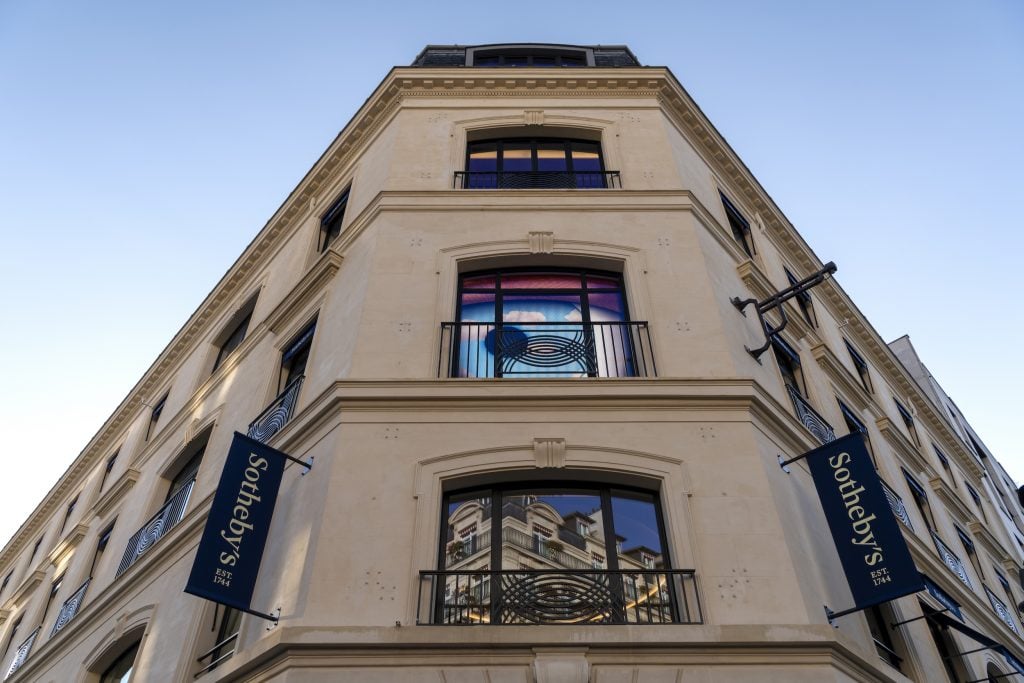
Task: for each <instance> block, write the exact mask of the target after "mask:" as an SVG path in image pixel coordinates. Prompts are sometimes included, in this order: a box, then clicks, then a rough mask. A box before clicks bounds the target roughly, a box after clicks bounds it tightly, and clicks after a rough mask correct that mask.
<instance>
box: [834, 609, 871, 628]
mask: <svg viewBox="0 0 1024 683" xmlns="http://www.w3.org/2000/svg"><path fill="white" fill-rule="evenodd" d="M863 609H867V608H865V607H851V608H850V609H844V610H840V611H838V612H833V611H832V610H830V609H829V607H828V605H825V616H826V617H827V618H828V623H830V624H832V626H835V628H839V627H838V626H836V625H835V620H836V619H838V618H839V617H845V616H846V615H847V614H853V613H854V612H860V611H861V610H863Z"/></svg>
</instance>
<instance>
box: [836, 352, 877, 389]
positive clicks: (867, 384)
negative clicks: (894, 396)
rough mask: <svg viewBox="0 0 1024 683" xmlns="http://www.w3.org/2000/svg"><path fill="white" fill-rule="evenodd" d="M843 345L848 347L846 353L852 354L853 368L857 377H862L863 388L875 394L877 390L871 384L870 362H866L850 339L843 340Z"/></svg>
mask: <svg viewBox="0 0 1024 683" xmlns="http://www.w3.org/2000/svg"><path fill="white" fill-rule="evenodd" d="M843 344H845V345H846V352H847V353H848V354H850V359H851V360H852V361H853V366H854V368H856V370H857V376H858V377H860V383H861V386H863V387H864V390H865V391H866V392H868V393H869V394H873V393H874V391H875V389H874V385H873V384H872V383H871V369H870V366H868V362H867V361H866V360H864V356H862V355H860V352H859V351H857V349H856V348H854V346H853V344H851V343H850V340H849V339H843Z"/></svg>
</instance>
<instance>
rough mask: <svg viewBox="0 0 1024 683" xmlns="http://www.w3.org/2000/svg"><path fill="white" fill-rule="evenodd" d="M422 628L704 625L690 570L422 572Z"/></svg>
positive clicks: (419, 616) (419, 612) (418, 616)
mask: <svg viewBox="0 0 1024 683" xmlns="http://www.w3.org/2000/svg"><path fill="white" fill-rule="evenodd" d="M416 623H418V624H436V625H456V624H460V625H477V624H700V623H703V617H702V614H701V607H700V598H699V596H698V593H697V581H696V575H695V572H694V570H692V569H652V570H623V571H611V570H607V569H589V570H586V571H577V570H546V569H541V570H528V569H513V570H502V571H478V572H472V571H423V572H420V587H419V604H418V608H417V613H416Z"/></svg>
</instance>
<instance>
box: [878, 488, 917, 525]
mask: <svg viewBox="0 0 1024 683" xmlns="http://www.w3.org/2000/svg"><path fill="white" fill-rule="evenodd" d="M878 482H879V483H880V484H881V485H882V491H883V493H885V498H886V500H888V501H889V507H890V508H892V514H893V515H894V516H895V517H896V519H898V520H900V522H901V523H902V524H903V526H905V527H907V528H908V529H910V530H911V531H913V530H914V524H913V522H911V521H910V515H909V514H908V513H907V506H906V505H904V504H903V499H902V498H900V494H898V493H896V492H895V491H893V490H892V488H891V487H890V486H889V485H888V484H886V483H885V482H884V481H882V480H881V479H879V480H878Z"/></svg>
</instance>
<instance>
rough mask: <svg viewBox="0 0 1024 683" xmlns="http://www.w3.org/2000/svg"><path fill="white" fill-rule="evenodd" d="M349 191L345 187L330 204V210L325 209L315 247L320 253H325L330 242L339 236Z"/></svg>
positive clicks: (349, 188) (348, 188)
mask: <svg viewBox="0 0 1024 683" xmlns="http://www.w3.org/2000/svg"><path fill="white" fill-rule="evenodd" d="M351 189H352V188H351V186H349V187H346V188H345V191H344V192H342V193H341V196H339V197H338V198H337V199H336V200H335V201H334V203H333V204H331V208H329V209H327V213H325V214H324V215H323V218H321V219H320V243H319V244H318V245H317V246H318V248H319V250H320V252H321V253H323V252H325V251H327V247H329V246H331V242H333V241H334V240H335V239H337V237H338V235H340V234H341V224H342V222H343V221H344V220H345V208H346V207H347V206H348V195H349V191H350V190H351Z"/></svg>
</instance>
